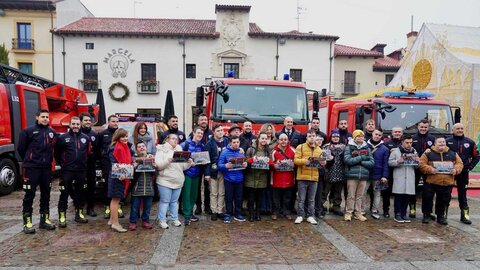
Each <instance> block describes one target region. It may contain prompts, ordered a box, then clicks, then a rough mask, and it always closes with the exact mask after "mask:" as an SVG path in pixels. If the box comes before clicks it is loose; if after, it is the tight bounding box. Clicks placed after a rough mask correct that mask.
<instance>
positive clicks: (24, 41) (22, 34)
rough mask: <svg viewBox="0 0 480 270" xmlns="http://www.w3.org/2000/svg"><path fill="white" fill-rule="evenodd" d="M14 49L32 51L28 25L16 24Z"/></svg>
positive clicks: (29, 26) (29, 25)
mask: <svg viewBox="0 0 480 270" xmlns="http://www.w3.org/2000/svg"><path fill="white" fill-rule="evenodd" d="M14 48H15V49H25V50H33V44H32V33H31V24H30V23H17V44H16V46H15V44H14Z"/></svg>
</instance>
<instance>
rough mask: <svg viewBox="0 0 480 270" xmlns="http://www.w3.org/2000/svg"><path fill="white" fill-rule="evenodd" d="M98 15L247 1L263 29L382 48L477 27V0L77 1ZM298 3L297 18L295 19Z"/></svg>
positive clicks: (204, 14) (207, 14)
mask: <svg viewBox="0 0 480 270" xmlns="http://www.w3.org/2000/svg"><path fill="white" fill-rule="evenodd" d="M81 1H82V3H83V4H84V5H85V6H86V7H87V8H88V9H89V10H90V11H91V12H92V13H93V14H94V15H95V16H96V17H136V18H174V19H210V20H214V19H215V4H228V5H249V6H251V7H252V8H251V10H250V22H254V23H256V24H257V25H259V26H260V27H261V28H262V30H263V31H267V32H288V31H291V30H296V29H297V26H298V25H297V23H298V22H299V28H300V31H301V32H310V31H312V32H313V33H315V34H328V35H336V36H339V37H340V39H339V40H337V43H339V44H343V45H348V46H353V47H358V48H363V49H371V48H372V47H373V46H374V45H375V44H377V43H384V44H387V47H386V48H385V52H386V53H390V52H392V51H394V50H396V49H398V48H401V47H405V46H406V42H407V40H406V34H407V33H408V32H410V31H411V21H412V16H413V30H414V31H419V30H420V28H421V26H422V24H423V23H437V24H452V25H461V26H474V27H480V16H479V14H480V0H401V1H399V0H298V1H297V0H276V1H275V0H256V1H251V0H244V1H240V0H237V1H232V0H173V1H172V0H170V1H165V0H81ZM297 3H298V6H299V7H300V9H301V11H300V13H301V14H300V20H297V19H296V18H297Z"/></svg>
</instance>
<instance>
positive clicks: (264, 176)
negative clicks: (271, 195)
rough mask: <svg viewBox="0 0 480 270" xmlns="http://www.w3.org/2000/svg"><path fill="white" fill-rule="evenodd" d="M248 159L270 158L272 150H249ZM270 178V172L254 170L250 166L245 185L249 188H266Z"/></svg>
mask: <svg viewBox="0 0 480 270" xmlns="http://www.w3.org/2000/svg"><path fill="white" fill-rule="evenodd" d="M246 156H247V159H249V158H253V157H254V156H257V157H270V150H269V149H268V145H267V149H265V150H260V149H259V150H257V149H256V148H255V147H254V146H252V147H250V148H248V150H247V155H246ZM269 177H270V171H268V170H258V169H252V168H251V167H250V165H249V166H248V167H247V169H246V171H245V178H244V180H243V181H244V185H245V187H249V188H266V187H267V182H268V179H269Z"/></svg>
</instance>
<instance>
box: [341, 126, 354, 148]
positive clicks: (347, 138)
mask: <svg viewBox="0 0 480 270" xmlns="http://www.w3.org/2000/svg"><path fill="white" fill-rule="evenodd" d="M339 132H340V143H343V144H345V145H348V142H349V141H350V139H352V133H350V132H348V130H347V129H340V130H339Z"/></svg>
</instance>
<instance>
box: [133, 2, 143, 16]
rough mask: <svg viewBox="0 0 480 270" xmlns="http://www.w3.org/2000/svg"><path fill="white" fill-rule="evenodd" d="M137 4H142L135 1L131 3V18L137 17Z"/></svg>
mask: <svg viewBox="0 0 480 270" xmlns="http://www.w3.org/2000/svg"><path fill="white" fill-rule="evenodd" d="M137 4H143V2H140V1H135V0H134V1H133V18H136V17H137V9H136V6H137Z"/></svg>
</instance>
